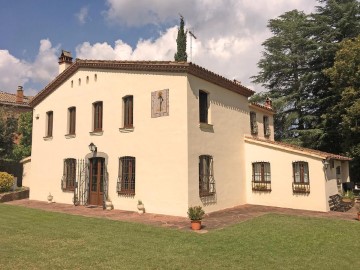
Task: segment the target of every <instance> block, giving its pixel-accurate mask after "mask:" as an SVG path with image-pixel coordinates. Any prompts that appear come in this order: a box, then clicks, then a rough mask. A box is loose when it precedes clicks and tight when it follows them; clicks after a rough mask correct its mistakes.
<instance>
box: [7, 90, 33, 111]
mask: <svg viewBox="0 0 360 270" xmlns="http://www.w3.org/2000/svg"><path fill="white" fill-rule="evenodd" d="M31 98H32V97H29V96H24V97H23V102H22V103H17V102H16V94H11V93H7V92H3V91H0V104H6V105H14V106H22V107H29V102H30V100H31Z"/></svg>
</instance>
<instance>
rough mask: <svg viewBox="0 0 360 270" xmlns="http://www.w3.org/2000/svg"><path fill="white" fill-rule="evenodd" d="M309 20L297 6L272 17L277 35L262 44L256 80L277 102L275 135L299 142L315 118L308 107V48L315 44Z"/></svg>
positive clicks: (272, 27) (270, 26) (280, 138)
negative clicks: (312, 118) (309, 31)
mask: <svg viewBox="0 0 360 270" xmlns="http://www.w3.org/2000/svg"><path fill="white" fill-rule="evenodd" d="M309 24H310V22H309V21H308V19H307V15H305V14H304V13H303V12H299V11H297V10H292V11H289V12H286V13H285V14H283V15H281V16H279V17H278V18H276V19H272V20H270V21H269V24H268V28H269V29H270V31H271V32H272V33H273V36H272V37H271V38H269V39H267V40H266V41H265V42H264V43H263V44H262V45H263V46H264V48H265V51H264V52H263V57H262V59H261V60H260V61H259V63H258V67H259V68H260V70H261V71H260V72H259V74H258V75H257V76H254V77H253V79H254V82H255V83H261V84H262V85H263V86H264V87H266V88H267V89H268V90H269V93H268V94H269V96H270V97H271V98H272V100H273V102H274V103H273V106H274V108H275V109H276V111H277V114H276V116H275V126H276V130H275V138H276V139H277V140H285V141H288V142H292V143H296V144H299V136H300V135H301V132H302V131H303V130H304V129H306V128H309V118H311V116H310V115H309V113H308V111H307V110H306V105H307V100H308V94H307V91H306V90H307V88H306V86H307V77H306V76H307V73H306V72H307V64H308V53H307V52H308V51H309V49H310V48H311V46H312V41H311V40H310V39H309V33H308V28H309Z"/></svg>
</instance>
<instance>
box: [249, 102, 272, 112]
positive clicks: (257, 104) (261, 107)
mask: <svg viewBox="0 0 360 270" xmlns="http://www.w3.org/2000/svg"><path fill="white" fill-rule="evenodd" d="M249 105H250V106H254V107H258V108H260V109H263V110H266V111H268V112H270V113H273V114H274V113H275V111H274V109H273V108H269V107H267V106H265V105H262V104H260V103H257V102H250V104H249Z"/></svg>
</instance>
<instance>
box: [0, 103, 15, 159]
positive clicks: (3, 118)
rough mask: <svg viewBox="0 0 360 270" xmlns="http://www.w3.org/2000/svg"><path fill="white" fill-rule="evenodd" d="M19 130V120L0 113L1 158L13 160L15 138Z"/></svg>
mask: <svg viewBox="0 0 360 270" xmlns="http://www.w3.org/2000/svg"><path fill="white" fill-rule="evenodd" d="M16 130H17V119H16V118H14V117H12V116H9V115H6V113H5V112H4V111H3V110H1V111H0V155H1V158H4V159H11V158H12V150H13V147H14V138H15V134H16Z"/></svg>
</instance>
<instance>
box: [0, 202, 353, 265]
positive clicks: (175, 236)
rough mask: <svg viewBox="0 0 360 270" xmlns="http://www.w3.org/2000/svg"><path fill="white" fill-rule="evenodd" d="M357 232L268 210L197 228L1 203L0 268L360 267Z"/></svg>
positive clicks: (337, 224) (346, 226) (345, 223)
mask: <svg viewBox="0 0 360 270" xmlns="http://www.w3.org/2000/svg"><path fill="white" fill-rule="evenodd" d="M204 222H206V220H205V221H204ZM359 233H360V222H359V223H358V222H351V221H341V220H330V219H316V218H306V217H304V218H303V217H293V216H285V215H275V214H269V215H266V216H262V217H259V218H255V219H253V220H250V221H247V222H243V223H240V224H238V225H235V226H232V227H229V228H226V229H223V230H218V231H210V232H209V233H206V234H197V233H193V232H184V231H178V230H173V229H164V228H157V227H152V226H146V225H142V224H135V223H126V222H119V221H112V220H106V219H97V218H87V217H80V216H72V215H66V214H60V213H51V212H45V211H41V210H35V209H27V208H23V207H18V206H11V205H4V204H0V268H1V269H94V268H99V269H360V262H359V255H360V234H359Z"/></svg>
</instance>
